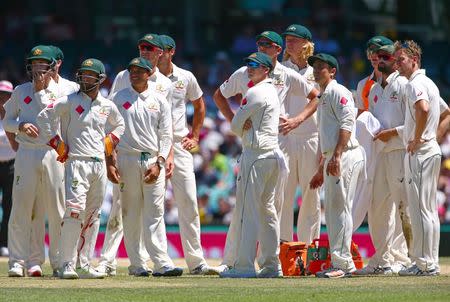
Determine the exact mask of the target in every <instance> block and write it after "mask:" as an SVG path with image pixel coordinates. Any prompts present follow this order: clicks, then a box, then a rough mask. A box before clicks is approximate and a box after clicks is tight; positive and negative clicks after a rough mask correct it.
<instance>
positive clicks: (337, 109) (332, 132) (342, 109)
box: [317, 80, 359, 154]
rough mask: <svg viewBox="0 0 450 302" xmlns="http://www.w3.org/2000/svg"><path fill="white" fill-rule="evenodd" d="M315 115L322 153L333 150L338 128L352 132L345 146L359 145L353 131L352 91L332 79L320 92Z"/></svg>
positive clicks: (354, 116) (354, 110) (354, 118)
mask: <svg viewBox="0 0 450 302" xmlns="http://www.w3.org/2000/svg"><path fill="white" fill-rule="evenodd" d="M317 117H318V121H319V141H320V150H321V152H322V153H323V154H326V153H330V152H334V149H335V148H336V144H337V142H338V137H339V131H340V129H344V130H347V131H350V132H351V133H352V134H351V137H350V139H349V141H348V144H347V147H349V148H354V147H356V146H358V145H359V144H358V140H357V139H356V137H355V131H354V129H355V120H356V108H355V103H354V101H353V97H352V93H351V92H350V91H349V90H348V89H347V88H345V87H344V86H342V85H340V84H338V83H337V82H336V80H332V81H331V82H330V83H329V84H328V86H327V87H326V88H325V91H324V92H323V93H322V96H321V97H320V101H319V106H318V107H317Z"/></svg>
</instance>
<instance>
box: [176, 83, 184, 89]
mask: <svg viewBox="0 0 450 302" xmlns="http://www.w3.org/2000/svg"><path fill="white" fill-rule="evenodd" d="M175 88H176V89H183V88H184V83H183V81H176V82H175Z"/></svg>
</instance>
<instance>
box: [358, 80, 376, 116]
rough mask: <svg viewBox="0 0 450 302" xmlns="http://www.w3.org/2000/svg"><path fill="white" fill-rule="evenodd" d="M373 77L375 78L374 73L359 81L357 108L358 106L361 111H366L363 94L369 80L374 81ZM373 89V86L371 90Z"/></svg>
mask: <svg viewBox="0 0 450 302" xmlns="http://www.w3.org/2000/svg"><path fill="white" fill-rule="evenodd" d="M373 76H374V72H372V73H371V74H370V75H368V76H367V77H365V78H364V79H362V80H361V81H359V82H358V85H357V86H356V96H355V106H356V108H358V109H360V110H365V109H366V108H365V107H364V100H363V98H362V94H363V90H364V86H366V82H367V80H369V79H371V80H373ZM372 89H373V85H372V86H371V88H370V90H372ZM369 93H370V91H369Z"/></svg>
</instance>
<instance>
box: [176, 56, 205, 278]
mask: <svg viewBox="0 0 450 302" xmlns="http://www.w3.org/2000/svg"><path fill="white" fill-rule="evenodd" d="M172 66H173V72H172V74H171V75H169V76H168V78H169V79H170V80H171V81H172V91H171V96H170V98H169V102H170V103H171V107H172V108H171V112H172V123H173V152H174V164H175V168H174V170H173V175H172V177H171V179H170V182H171V183H172V187H173V193H174V197H175V202H176V203H177V207H178V223H179V225H180V235H181V243H182V246H183V252H184V257H185V259H186V263H187V266H188V268H189V270H190V271H192V270H194V269H195V268H197V267H199V266H201V265H206V261H205V258H204V256H203V250H202V245H201V242H200V217H199V213H198V205H197V186H196V182H195V174H194V161H193V157H192V154H191V153H190V152H189V151H188V150H186V149H184V148H183V146H182V144H181V140H182V139H183V138H184V137H186V135H188V134H189V129H188V127H187V120H186V103H187V102H191V101H195V100H197V99H199V98H200V97H201V96H202V95H203V91H202V90H201V88H200V86H199V85H198V83H197V79H196V78H195V76H194V75H193V74H192V73H191V72H190V71H187V70H184V69H182V68H179V67H178V66H176V65H175V64H173V63H172Z"/></svg>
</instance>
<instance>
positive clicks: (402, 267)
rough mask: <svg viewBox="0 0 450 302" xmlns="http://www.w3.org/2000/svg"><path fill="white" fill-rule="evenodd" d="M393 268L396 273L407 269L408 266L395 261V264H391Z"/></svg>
mask: <svg viewBox="0 0 450 302" xmlns="http://www.w3.org/2000/svg"><path fill="white" fill-rule="evenodd" d="M391 268H392V272H393V273H394V274H398V273H399V272H400V271H403V270H405V269H407V268H408V267H407V266H406V265H404V264H403V263H395V264H394V265H392V266H391Z"/></svg>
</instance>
